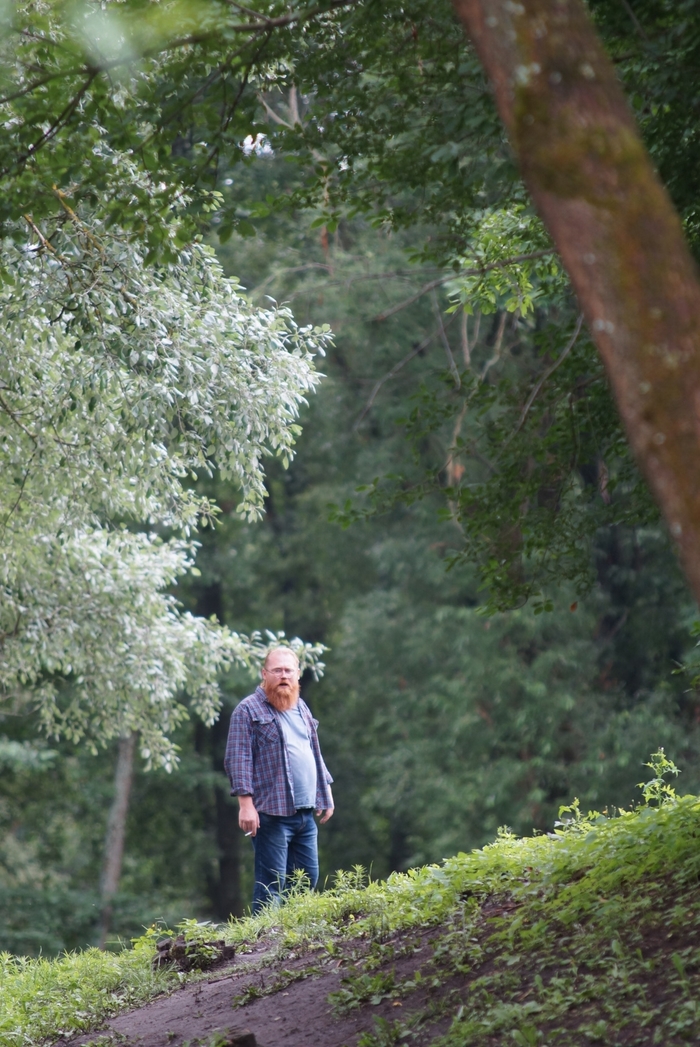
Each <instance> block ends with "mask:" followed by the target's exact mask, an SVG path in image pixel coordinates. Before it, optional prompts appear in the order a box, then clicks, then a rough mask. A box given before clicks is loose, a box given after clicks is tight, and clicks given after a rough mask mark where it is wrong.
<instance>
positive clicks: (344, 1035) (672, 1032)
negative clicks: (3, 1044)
mask: <svg viewBox="0 0 700 1047" xmlns="http://www.w3.org/2000/svg"><path fill="white" fill-rule="evenodd" d="M655 887H656V890H655V891H654V892H651V894H650V896H649V901H650V905H649V907H648V908H646V910H645V912H644V915H643V916H641V917H640V918H638V919H635V920H630V921H628V922H627V923H625V924H624V925H623V926H622V927H618V928H617V929H616V930H613V928H612V927H611V928H610V930H609V935H610V936H611V937H615V943H616V944H615V943H612V944H611V941H610V940H608V938H607V936H606V935H604V936H603V937H602V938H600V939H598V940H599V941H600V942H601V954H600V959H601V960H604V959H605V957H604V955H603V953H604V952H607V951H609V950H610V949H612V952H611V955H610V965H609V967H605V972H606V973H605V974H604V977H603V978H602V980H601V977H600V969H599V964H598V959H599V957H598V956H596V955H591V954H590V953H589V956H588V959H586V958H584V957H583V956H580V957H578V958H577V953H576V950H575V949H574V945H575V940H576V938H575V935H576V930H575V928H574V929H573V930H571V929H570V930H569V931H568V932H567V931H565V929H563V928H562V933H561V935H558V934H557V935H553V936H552V937H550V938H549V939H548V945H547V950H546V955H545V954H542V955H540V958H539V961H538V959H537V956H536V955H535V954H534V953H533V954H530V955H528V954H524V955H522V956H516V957H512V956H510V955H509V951H508V949H507V948H506V947H505V946H506V941H507V940H506V939H504V937H503V934H502V931H503V928H504V927H506V926H507V925H508V923H509V922H510V921H511V920H512V919H513V918H515V917H517V916H518V909H519V906H518V904H517V903H515V902H513V901H512V900H511V899H510V898H508V897H493V896H492V897H488V898H485V899H484V900H483V901H482V903H481V905H480V906H479V912H478V916H477V920H476V923H472V924H471V929H470V931H469V932H467V934H464V933H463V931H460V930H459V927H460V926H463V925H461V924H458V923H449V922H448V923H447V924H445V925H444V926H441V927H430V928H425V927H423V928H420V929H414V930H407V931H401V932H396V933H394V934H391V935H389V936H387V937H384V938H382V940H381V941H369V940H368V939H366V938H363V939H350V940H348V939H343V940H342V941H338V940H336V941H335V942H333V943H331V945H330V946H329V947H325V946H313V947H310V948H304V949H297V950H295V951H289V950H283V949H281V948H280V945H279V941H280V939H279V938H276V937H275V934H274V932H273V933H271V934H269V935H268V936H267V937H266V938H263V939H260V940H258V941H256V942H253V943H250V944H249V945H247V946H244V947H239V949H238V951H237V953H236V955H235V956H234V958H233V959H225V958H224V959H222V960H221V961H220V962H219V964H218V965H217V966H216V967H215V968H214V969H212V970H211V971H209V972H208V973H207V974H206V975H205V976H203V977H201V979H200V980H197V981H194V982H192V981H191V980H190V981H189V982H187V983H186V984H184V985H183V986H182V987H181V988H179V989H177V990H175V991H174V992H171V993H170V994H169V995H166V996H162V997H160V998H158V999H155V1000H153V1001H152V1002H151V1003H150V1004H148V1005H147V1006H145V1007H141V1008H139V1009H138V1010H134V1011H131V1012H129V1013H123V1014H120V1015H118V1016H117V1017H115V1018H113V1019H112V1020H111V1021H110V1022H108V1023H107V1024H106V1025H105V1027H104V1028H103V1029H101V1030H99V1031H95V1032H92V1033H89V1034H84V1035H82V1036H79V1037H74V1038H72V1039H71V1040H62V1041H59V1043H60V1047H85V1045H87V1044H102V1045H103V1047H227V1045H228V1047H360V1045H361V1042H362V1034H363V1033H375V1034H377V1033H379V1036H378V1040H374V1041H373V1042H374V1043H375V1044H378V1043H379V1042H381V1044H390V1043H399V1044H410V1045H411V1047H428V1045H429V1044H432V1043H433V1042H434V1041H435V1040H436V1039H438V1038H439V1037H440V1036H441V1035H443V1034H444V1033H445V1032H446V1031H447V1029H448V1028H449V1026H450V1024H451V1021H452V1019H453V1018H454V1016H455V1014H456V1013H459V1012H460V1011H465V1009H466V1011H467V1013H468V1012H469V1008H470V1000H471V1001H472V1007H473V1006H474V1003H476V1002H477V1001H478V1000H479V999H480V998H482V997H483V996H484V989H485V986H487V985H488V987H489V992H490V993H491V994H492V995H493V994H494V993H495V998H494V1002H495V1003H498V1001H499V1000H502V1002H503V1003H504V1004H506V1003H509V1004H511V1005H513V1004H515V1005H522V1006H527V1004H528V1001H532V1000H534V999H535V998H536V997H537V995H538V993H539V994H540V997H539V998H540V1000H541V999H542V998H543V996H542V994H545V995H546V994H547V993H548V991H549V990H550V989H551V990H552V991H553V992H556V991H559V989H560V988H561V985H562V984H563V982H564V981H565V980H567V979H568V982H569V983H570V986H571V989H572V992H573V993H574V995H572V996H571V997H570V998H569V1000H568V1002H563V1004H562V1008H561V1009H560V1010H559V1011H558V1012H557V1014H556V1015H554V1016H550V1017H549V1018H547V1017H546V1016H545V1015H544V1014H542V1015H541V1020H540V1021H538V1028H539V1030H540V1031H539V1033H538V1034H537V1041H536V1042H538V1043H539V1042H542V1043H547V1044H549V1045H550V1047H590V1045H591V1043H592V1042H596V1043H602V1044H604V1045H605V1047H652V1045H658V1044H663V1047H676V1045H679V1047H680V1045H685V1044H687V1043H688V1042H692V1043H699V1042H700V1005H699V1003H698V1001H700V948H699V944H700V906H699V905H698V897H699V896H700V889H698V888H691V889H689V890H686V891H685V892H684V893H683V895H682V896H681V895H679V894H676V895H675V896H674V891H673V888H672V886H671V884H670V883H669V884H668V885H666V884H657V885H655ZM652 898H653V899H654V900H653V903H652ZM674 903H675V905H674ZM681 910H682V911H683V914H684V915H683V916H682V917H679V918H674V919H673V920H671V919H669V916H670V914H672V913H673V912H676V913H680V912H681ZM613 944H615V949H617V952H615V949H613ZM470 948H472V949H477V951H478V959H476V960H475V962H474V963H472V961H471V959H470V958H469V956H468V955H467V954H468V951H469V949H470ZM465 950H466V951H465ZM462 953H464V960H462V959H460V956H461V954H462ZM624 956H628V957H632V958H633V967H630V968H628V969H629V970H630V971H633V974H634V977H633V978H632V979H630V978H628V976H627V975H626V974H625V971H624V970H623V969H622V967H620V969H619V970H618V966H619V965H624V964H623V959H618V957H622V958H624ZM684 964H687V965H688V966H687V971H685V969H684V966H683V965H684ZM608 970H609V972H610V974H609V977H608V974H607V971H608ZM503 972H506V976H507V979H508V983H507V985H506V983H504V981H503ZM594 975H595V976H596V977H595V984H596V986H597V988H596V991H595V992H594V993H588V992H585V991H584V992H583V994H581V993H580V992H579V993H578V995H576V993H575V992H574V990H576V989H577V987H578V988H579V989H580V988H581V986H583V987H584V989H585V984H586V980H587V979H588V978H592V977H593V976H594ZM499 979H500V981H499ZM498 985H500V986H501V989H499V988H497V986H498ZM538 986H539V988H538ZM506 989H507V992H506V991H505V990H506ZM501 992H505V995H503V997H501V995H500V994H501ZM684 1001H685V1002H684ZM679 1006H681V1011H679V1010H678V1007H679ZM683 1008H685V1009H686V1011H687V1016H688V1020H687V1021H686V1022H684V1023H681V1024H679V1023H678V1022H675V1023H674V1022H671V1023H670V1024H669V1016H672V1015H673V1014H674V1013H675V1014H678V1013H681V1012H683ZM613 1012H614V1013H613ZM683 1013H685V1012H683ZM395 1023H397V1024H396V1027H395V1028H394V1029H393V1032H392V1027H394V1025H395ZM398 1023H400V1025H399V1024H398ZM523 1028H524V1027H523ZM516 1032H517V1030H516ZM526 1033H527V1029H526V1030H525V1032H524V1033H523V1034H522V1036H523V1037H524V1038H522V1039H520V1040H516V1041H515V1042H518V1043H521V1042H523V1043H530V1042H531V1038H527V1037H526ZM528 1036H529V1033H528ZM542 1037H544V1039H542ZM660 1037H661V1038H660ZM477 1039H478V1042H479V1043H480V1044H482V1045H484V1047H485V1045H488V1047H504V1045H505V1044H510V1043H512V1042H514V1041H513V1038H512V1036H511V1035H510V1034H509V1033H507V1032H503V1033H501V1032H496V1031H495V1030H494V1031H492V1032H491V1033H490V1034H489V1033H488V1032H486V1030H484V1032H483V1033H481V1034H479V1036H478V1037H477ZM465 1042H467V1041H465ZM532 1042H533V1043H534V1042H535V1040H532Z"/></svg>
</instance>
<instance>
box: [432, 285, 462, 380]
mask: <svg viewBox="0 0 700 1047" xmlns="http://www.w3.org/2000/svg"><path fill="white" fill-rule="evenodd" d="M431 298H432V300H433V312H434V313H435V318H436V320H437V322H438V331H439V332H440V341H441V342H442V346H443V349H444V350H445V355H446V356H447V363H448V366H449V368H450V373H451V375H452V377H453V378H454V382H455V389H460V388H461V387H462V379H461V378H460V377H459V371H458V370H457V364H456V363H455V358H454V356H453V355H452V349H451V348H450V343H449V341H448V339H447V335H446V334H445V325H444V324H443V322H442V313H441V311H440V306H439V304H438V300H437V295H436V294H435V289H433V291H432V292H431Z"/></svg>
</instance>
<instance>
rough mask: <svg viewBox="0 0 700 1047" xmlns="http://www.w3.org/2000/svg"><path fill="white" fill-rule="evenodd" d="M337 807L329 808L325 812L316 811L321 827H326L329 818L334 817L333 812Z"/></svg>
mask: <svg viewBox="0 0 700 1047" xmlns="http://www.w3.org/2000/svg"><path fill="white" fill-rule="evenodd" d="M334 810H335V807H329V808H328V809H327V810H325V811H316V817H317V818H318V819H319V820H320V822H321V825H325V824H326V822H327V821H328V819H329V818H332V817H333V811H334Z"/></svg>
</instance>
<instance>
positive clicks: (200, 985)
mask: <svg viewBox="0 0 700 1047" xmlns="http://www.w3.org/2000/svg"><path fill="white" fill-rule="evenodd" d="M436 933H437V932H436V931H435V930H433V931H432V932H428V931H426V930H422V931H420V932H415V933H408V934H397V935H395V936H392V937H393V941H385V942H384V943H382V948H383V949H384V950H385V952H386V954H387V955H389V954H391V956H392V957H393V960H392V962H391V963H390V964H389V965H384V964H382V965H381V967H382V968H384V967H385V966H387V972H386V973H387V985H386V989H387V992H388V995H389V998H383V999H381V1000H376V1002H374V1003H370V1001H369V1000H367V1001H365V1003H366V1005H365V1006H352V1005H351V1006H350V1008H349V1009H345V1008H344V1007H343V1005H342V1002H340V1001H335V1003H334V1004H332V1003H331V1002H329V995H330V994H333V993H342V990H343V985H344V979H346V978H347V976H348V974H349V973H350V972H353V971H356V970H357V969H358V968H357V965H358V964H363V963H364V962H366V961H367V960H368V958H369V954H370V953H371V951H372V947H371V943H368V942H356V943H354V944H353V945H347V944H346V946H345V947H344V949H343V950H342V951H341V950H338V951H337V953H336V951H335V950H333V955H331V954H330V953H329V951H328V950H327V949H325V948H314V949H311V950H305V951H303V952H287V953H285V954H283V955H282V956H281V957H280V956H279V954H278V950H277V949H275V948H274V945H273V946H272V947H271V942H270V940H266V941H262V942H259V943H257V944H256V945H255V946H254V947H253V948H252V949H251V950H250V951H249V952H242V953H241V955H240V956H238V957H237V958H236V959H234V960H233V961H232V962H229V963H227V964H226V965H224V966H222V967H219V968H218V969H217V970H216V971H215V972H212V973H211V975H210V976H208V977H207V979H206V980H205V981H199V982H197V983H195V984H190V985H186V986H184V987H183V988H182V989H179V990H177V991H176V992H174V993H173V994H171V995H168V996H163V997H160V998H158V999H156V1000H154V1001H153V1002H151V1003H150V1004H147V1005H146V1006H145V1007H141V1008H139V1009H138V1010H135V1011H131V1012H128V1013H126V1014H122V1015H119V1016H117V1017H116V1018H114V1019H112V1021H110V1022H109V1023H108V1025H107V1026H106V1027H105V1028H104V1029H103V1030H102V1031H100V1032H99V1033H95V1032H93V1033H90V1034H86V1035H83V1036H80V1037H76V1038H74V1039H71V1040H70V1041H61V1042H62V1043H64V1044H66V1047H80V1045H84V1044H88V1043H94V1042H96V1041H97V1042H102V1043H105V1044H106V1043H114V1044H120V1045H123V1047H127V1045H128V1047H182V1045H183V1044H212V1043H215V1042H217V1041H218V1042H219V1043H220V1044H223V1043H231V1044H232V1045H236V1047H238V1042H240V1045H241V1047H254V1045H255V1047H343V1045H344V1044H355V1043H357V1040H358V1037H359V1035H360V1034H361V1033H362V1032H365V1031H369V1030H371V1029H373V1028H374V1025H375V1023H374V1019H375V1017H376V1018H383V1019H384V1020H392V1019H393V1018H395V1017H396V1014H397V1012H398V1011H399V1010H400V1011H401V1015H402V1017H404V1016H405V1015H408V1014H416V1013H420V1014H421V1015H422V1016H423V1015H425V1017H426V1018H428V1012H429V1010H430V997H431V994H435V993H436V992H437V990H436V988H434V987H430V986H428V985H426V987H425V989H424V990H423V991H418V992H415V993H413V994H412V995H411V997H410V999H406V1000H397V999H392V998H390V997H391V994H392V993H393V987H394V986H396V985H402V984H405V983H407V982H411V980H412V979H413V978H414V976H415V973H416V971H417V970H419V969H421V968H422V969H425V968H426V966H430V965H431V964H432V953H433V940H434V938H435V936H436ZM273 957H275V958H274V960H273V962H271V963H270V960H271V959H273ZM389 968H390V970H389ZM380 977H381V975H380ZM442 988H443V989H444V988H445V987H444V986H443V987H442ZM379 995H381V992H380V993H379ZM447 1024H449V1022H448V1021H446V1019H445V1017H444V1016H443V1017H442V1019H439V1018H437V1017H436V1020H435V1021H430V1020H429V1018H428V1020H427V1021H426V1023H425V1025H424V1027H423V1029H422V1033H421V1035H420V1037H419V1039H417V1040H415V1041H414V1042H415V1043H418V1044H423V1043H424V1044H428V1043H430V1042H431V1040H432V1039H433V1038H434V1036H436V1035H438V1034H439V1033H440V1032H442V1031H444V1029H445V1028H446V1026H447ZM246 1033H247V1034H249V1035H248V1036H246V1035H244V1034H246ZM250 1034H252V1036H254V1037H255V1040H254V1041H253V1039H252V1037H251V1036H250Z"/></svg>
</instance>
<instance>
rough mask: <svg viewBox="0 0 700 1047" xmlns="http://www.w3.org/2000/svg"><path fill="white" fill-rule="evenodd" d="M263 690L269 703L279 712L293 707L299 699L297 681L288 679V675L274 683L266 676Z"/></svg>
mask: <svg viewBox="0 0 700 1047" xmlns="http://www.w3.org/2000/svg"><path fill="white" fill-rule="evenodd" d="M263 691H264V692H265V696H266V698H267V700H268V702H269V703H270V705H273V706H274V707H275V709H277V710H278V711H279V712H281V713H284V712H286V711H287V709H293V708H294V706H295V705H296V704H297V702H298V700H299V683H298V681H297V680H290V678H289V677H288V676H287V677H285V678H284V679H282V680H276V681H275V682H274V683H272V681H271V680H270V679H269V678H268V679H267V680H265V682H264V684H263Z"/></svg>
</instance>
